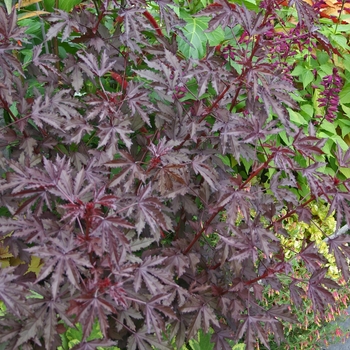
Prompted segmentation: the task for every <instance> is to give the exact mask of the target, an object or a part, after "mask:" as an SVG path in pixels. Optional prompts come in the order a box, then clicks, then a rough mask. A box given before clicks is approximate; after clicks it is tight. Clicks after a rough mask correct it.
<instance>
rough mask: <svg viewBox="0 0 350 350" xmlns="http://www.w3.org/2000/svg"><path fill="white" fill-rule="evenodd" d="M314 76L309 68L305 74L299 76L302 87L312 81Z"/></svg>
mask: <svg viewBox="0 0 350 350" xmlns="http://www.w3.org/2000/svg"><path fill="white" fill-rule="evenodd" d="M314 79H315V77H314V74H313V73H312V71H311V70H307V71H306V72H305V74H303V75H302V76H301V80H302V82H303V86H304V89H305V88H306V87H307V86H308V85H309V84H310V83H311V82H312V81H314Z"/></svg>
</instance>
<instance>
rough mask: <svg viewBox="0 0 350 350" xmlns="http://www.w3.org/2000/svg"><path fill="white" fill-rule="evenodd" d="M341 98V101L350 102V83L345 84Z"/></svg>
mask: <svg viewBox="0 0 350 350" xmlns="http://www.w3.org/2000/svg"><path fill="white" fill-rule="evenodd" d="M339 99H340V103H342V104H344V103H349V102H350V84H349V83H347V84H345V85H344V87H343V88H342V90H341V91H340V94H339Z"/></svg>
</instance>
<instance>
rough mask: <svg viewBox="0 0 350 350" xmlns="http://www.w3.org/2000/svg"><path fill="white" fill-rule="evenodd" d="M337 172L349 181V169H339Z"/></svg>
mask: <svg viewBox="0 0 350 350" xmlns="http://www.w3.org/2000/svg"><path fill="white" fill-rule="evenodd" d="M339 171H340V172H341V173H342V174H343V175H344V176H345V177H346V178H347V179H350V169H349V168H339Z"/></svg>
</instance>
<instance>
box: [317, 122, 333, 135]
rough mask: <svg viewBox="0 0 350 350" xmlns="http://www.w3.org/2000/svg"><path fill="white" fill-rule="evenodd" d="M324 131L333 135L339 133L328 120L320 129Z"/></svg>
mask: <svg viewBox="0 0 350 350" xmlns="http://www.w3.org/2000/svg"><path fill="white" fill-rule="evenodd" d="M320 128H321V129H322V130H325V131H328V132H329V133H331V134H332V135H336V134H337V132H336V130H335V126H334V124H333V123H330V122H329V121H328V120H324V121H323V122H322V124H321V127H320Z"/></svg>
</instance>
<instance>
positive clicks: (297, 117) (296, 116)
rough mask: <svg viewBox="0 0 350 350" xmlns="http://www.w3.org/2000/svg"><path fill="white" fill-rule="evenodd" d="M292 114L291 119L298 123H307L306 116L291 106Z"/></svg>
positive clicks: (289, 110)
mask: <svg viewBox="0 0 350 350" xmlns="http://www.w3.org/2000/svg"><path fill="white" fill-rule="evenodd" d="M288 112H289V115H290V120H291V121H292V122H293V123H294V124H296V125H307V121H306V120H305V118H304V117H303V116H302V115H301V114H300V113H298V112H295V111H293V110H292V109H291V108H288Z"/></svg>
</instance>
